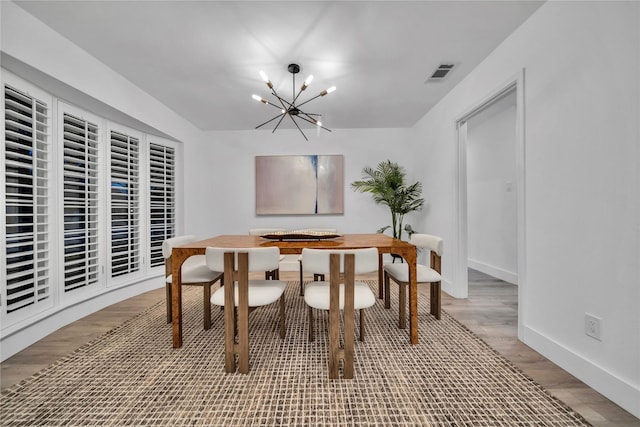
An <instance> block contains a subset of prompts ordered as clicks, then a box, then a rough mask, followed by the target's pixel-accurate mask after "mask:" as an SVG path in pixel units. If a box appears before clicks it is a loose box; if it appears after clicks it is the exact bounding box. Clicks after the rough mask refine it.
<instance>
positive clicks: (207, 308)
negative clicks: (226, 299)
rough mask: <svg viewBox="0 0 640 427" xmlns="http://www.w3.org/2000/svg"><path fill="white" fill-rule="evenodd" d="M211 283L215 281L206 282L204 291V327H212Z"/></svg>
mask: <svg viewBox="0 0 640 427" xmlns="http://www.w3.org/2000/svg"><path fill="white" fill-rule="evenodd" d="M211 285H213V283H205V284H204V286H203V287H202V288H203V291H202V294H203V301H202V303H203V306H202V309H203V313H204V316H203V317H204V329H205V330H207V329H211Z"/></svg>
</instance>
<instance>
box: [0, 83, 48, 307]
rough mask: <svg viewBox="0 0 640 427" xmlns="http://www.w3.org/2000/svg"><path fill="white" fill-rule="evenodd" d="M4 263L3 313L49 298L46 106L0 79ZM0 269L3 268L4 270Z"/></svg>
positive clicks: (37, 303)
mask: <svg viewBox="0 0 640 427" xmlns="http://www.w3.org/2000/svg"><path fill="white" fill-rule="evenodd" d="M4 112H5V128H4V134H5V142H4V161H5V174H4V178H5V191H6V193H5V197H4V199H5V200H4V205H5V226H6V228H5V241H6V249H5V251H6V252H5V256H6V258H5V261H6V262H5V266H6V271H5V272H4V273H5V274H6V286H4V287H3V289H2V298H1V299H0V301H3V302H4V301H6V305H5V307H3V308H4V309H5V310H3V314H9V313H12V312H16V311H19V310H22V309H25V308H26V307H30V306H31V307H32V306H35V305H39V304H40V303H42V302H43V301H46V300H47V299H50V298H51V282H50V272H49V250H50V238H51V236H50V233H49V202H50V200H49V184H50V182H49V181H50V179H49V168H50V164H49V161H50V153H49V151H50V138H49V133H48V132H49V122H50V119H49V108H48V105H47V103H45V102H43V101H40V100H38V99H36V98H34V97H32V96H30V95H28V94H27V93H25V92H22V91H20V90H18V89H15V88H13V87H11V86H9V85H4ZM3 275H4V274H3Z"/></svg>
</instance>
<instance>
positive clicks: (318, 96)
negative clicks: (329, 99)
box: [298, 95, 322, 108]
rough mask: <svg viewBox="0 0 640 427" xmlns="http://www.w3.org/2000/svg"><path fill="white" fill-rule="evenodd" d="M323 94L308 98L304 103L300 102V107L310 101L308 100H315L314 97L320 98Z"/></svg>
mask: <svg viewBox="0 0 640 427" xmlns="http://www.w3.org/2000/svg"><path fill="white" fill-rule="evenodd" d="M321 96H322V95H316V96H314V97H313V98H311V99H307V100H306V101H304V102H303V103H302V104H298V108H300V107H302V106H303V105H304V104H306V103H308V102H311V101H313V100H314V99H316V98H320V97H321Z"/></svg>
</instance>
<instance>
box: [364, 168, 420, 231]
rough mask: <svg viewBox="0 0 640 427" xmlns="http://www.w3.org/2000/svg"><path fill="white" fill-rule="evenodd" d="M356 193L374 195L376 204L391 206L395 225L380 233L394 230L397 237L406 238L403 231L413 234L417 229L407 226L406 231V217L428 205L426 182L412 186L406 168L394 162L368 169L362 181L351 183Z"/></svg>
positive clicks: (383, 228) (365, 170)
mask: <svg viewBox="0 0 640 427" xmlns="http://www.w3.org/2000/svg"><path fill="white" fill-rule="evenodd" d="M351 188H352V189H353V190H354V191H358V192H361V193H371V196H372V197H373V200H374V202H376V203H378V204H382V205H387V206H388V207H389V210H390V211H391V225H390V226H389V225H387V226H386V227H382V228H381V229H379V230H378V232H379V233H384V231H385V230H387V229H388V228H390V227H391V230H392V231H393V237H395V238H396V239H402V231H403V230H404V231H406V232H407V233H408V234H409V236H411V234H413V232H414V231H413V228H411V226H410V225H408V224H407V225H406V226H405V228H404V229H403V228H402V222H403V220H404V216H405V215H406V214H408V213H409V212H413V211H419V210H421V209H422V206H423V205H424V199H423V198H422V197H421V195H422V183H420V181H417V182H415V183H413V184H411V185H407V183H406V173H405V170H404V168H403V167H402V166H400V165H398V164H397V163H395V162H391V161H390V160H386V161H382V162H380V163H378V166H377V167H376V169H372V168H370V167H368V166H367V167H364V168H363V169H362V179H361V180H359V181H354V182H352V183H351Z"/></svg>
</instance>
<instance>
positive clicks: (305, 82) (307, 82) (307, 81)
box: [300, 74, 313, 90]
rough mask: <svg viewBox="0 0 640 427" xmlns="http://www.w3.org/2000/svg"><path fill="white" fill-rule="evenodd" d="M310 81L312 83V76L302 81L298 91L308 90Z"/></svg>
mask: <svg viewBox="0 0 640 427" xmlns="http://www.w3.org/2000/svg"><path fill="white" fill-rule="evenodd" d="M312 81H313V74H309V77H307V79H306V80H305V81H304V83H303V84H302V87H301V88H300V90H305V89H306V88H308V87H309V85H310V84H311V82H312Z"/></svg>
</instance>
